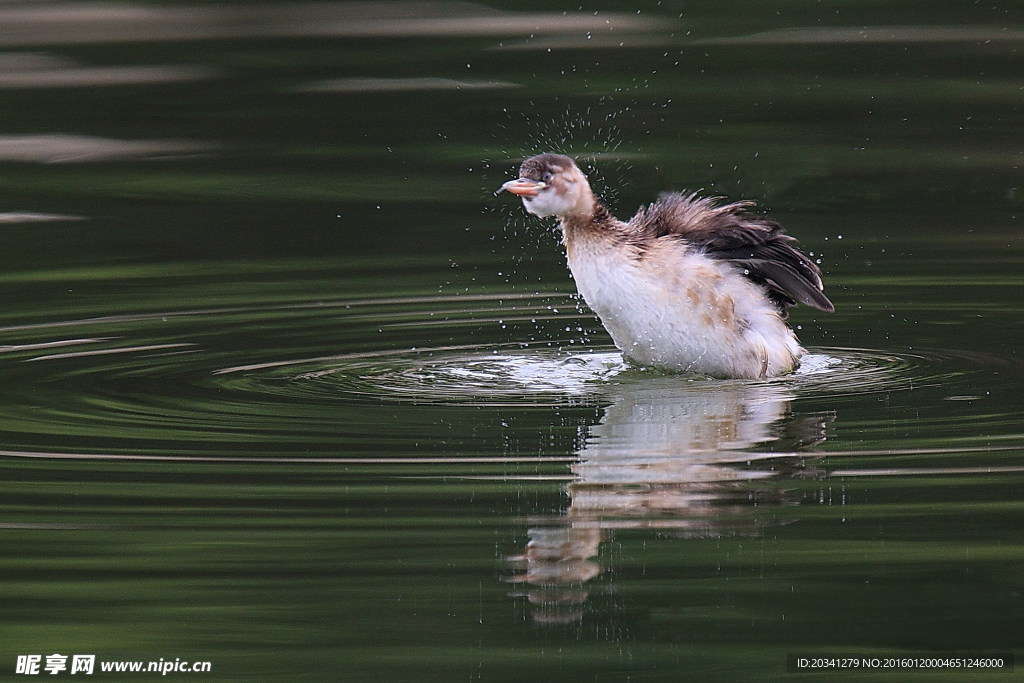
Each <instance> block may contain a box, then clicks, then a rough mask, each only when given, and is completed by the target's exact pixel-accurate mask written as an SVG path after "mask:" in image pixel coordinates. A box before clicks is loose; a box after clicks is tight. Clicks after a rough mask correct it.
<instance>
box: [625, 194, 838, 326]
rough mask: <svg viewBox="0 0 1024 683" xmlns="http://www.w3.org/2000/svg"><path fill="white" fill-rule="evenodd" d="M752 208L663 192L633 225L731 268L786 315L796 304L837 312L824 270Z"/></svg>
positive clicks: (638, 230)
mask: <svg viewBox="0 0 1024 683" xmlns="http://www.w3.org/2000/svg"><path fill="white" fill-rule="evenodd" d="M753 206H754V203H753V202H747V201H742V202H733V203H730V204H723V203H721V200H720V199H719V198H717V197H698V196H697V195H696V193H692V194H665V195H662V196H661V198H660V199H659V200H658V201H657V202H655V203H653V204H651V205H650V206H646V207H644V208H642V209H640V211H639V212H637V214H636V216H634V217H633V218H632V220H630V222H629V226H630V227H631V228H632V229H633V230H634V231H635V233H636V234H637V235H638V236H639V237H641V238H646V239H651V238H669V239H671V238H679V239H684V240H686V242H687V243H689V244H690V245H692V246H693V247H695V248H697V249H699V250H701V251H702V252H703V253H704V254H706V255H707V256H708V257H710V258H713V259H716V260H720V261H727V262H729V263H731V264H733V265H734V266H736V267H737V268H738V269H739V271H740V272H741V273H743V275H745V276H746V277H747V278H749V279H750V280H752V281H753V282H755V283H757V284H758V285H760V286H761V287H763V288H764V289H765V292H766V293H767V295H768V297H769V298H770V299H771V300H772V302H773V303H774V304H775V305H776V306H777V307H778V309H779V312H780V313H781V314H782V315H783V316H785V315H786V312H787V308H788V307H789V306H793V305H795V304H797V303H801V304H805V305H807V306H811V307H813V308H817V309H818V310H821V311H829V312H831V311H833V310H835V307H834V306H833V305H832V302H831V301H829V300H828V297H826V296H825V295H824V294H823V293H822V283H821V269H819V268H818V266H817V264H815V263H814V261H812V260H811V259H810V258H808V257H807V256H806V255H805V254H804V253H803V252H801V251H799V250H798V249H797V248H796V247H795V246H793V243H794V242H796V240H795V239H794V238H792V237H790V236H789V235H787V234H785V233H784V232H783V231H782V228H781V227H780V226H779V224H778V223H776V222H775V221H773V220H771V219H769V218H765V217H764V216H759V215H756V214H752V213H749V212H748V211H747V210H748V209H750V208H751V207H753Z"/></svg>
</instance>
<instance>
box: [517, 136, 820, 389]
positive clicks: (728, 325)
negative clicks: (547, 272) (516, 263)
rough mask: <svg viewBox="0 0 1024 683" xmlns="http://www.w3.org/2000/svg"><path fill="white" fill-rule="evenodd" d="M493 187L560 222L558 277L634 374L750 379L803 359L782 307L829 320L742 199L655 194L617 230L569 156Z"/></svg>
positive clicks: (809, 271)
mask: <svg viewBox="0 0 1024 683" xmlns="http://www.w3.org/2000/svg"><path fill="white" fill-rule="evenodd" d="M519 176H520V177H519V178H518V179H516V180H510V181H509V182H507V183H505V184H504V185H502V188H501V189H503V190H507V191H509V192H512V193H514V194H516V195H519V196H520V197H522V199H523V204H524V205H525V206H526V210H527V211H529V212H530V213H532V214H535V215H537V216H542V217H543V216H555V217H557V218H558V219H559V220H560V221H561V225H562V234H563V240H564V242H565V247H566V255H567V257H568V261H569V269H570V270H571V271H572V274H573V278H574V279H575V280H576V286H577V288H578V289H579V291H580V294H582V295H583V298H584V299H585V300H586V302H587V304H588V305H589V306H590V307H591V308H592V309H593V310H594V312H595V313H597V315H598V317H599V318H600V319H601V322H602V323H603V324H604V326H605V328H606V329H607V330H608V332H609V334H611V336H612V339H613V340H614V341H615V345H616V346H618V347H619V349H620V350H621V351H622V353H623V355H625V356H626V358H628V359H629V360H631V361H633V362H636V363H638V364H640V365H649V366H655V367H661V368H665V369H669V370H683V371H692V372H698V373H702V374H707V375H712V376H716V377H737V378H749V379H756V378H761V377H774V376H777V375H780V374H785V373H787V372H790V371H792V370H793V369H794V368H795V367H796V366H797V364H798V361H799V358H800V356H801V355H802V354H803V353H804V350H803V349H802V348H801V347H800V343H799V342H798V341H797V338H796V336H795V335H794V334H793V332H792V330H790V328H789V327H788V326H787V325H786V323H785V321H784V318H785V317H786V310H787V308H788V307H789V306H792V305H794V304H796V303H802V304H806V305H808V306H812V307H814V308H817V309H819V310H822V311H832V310H834V309H833V306H832V303H831V302H830V301H829V300H828V298H827V297H826V296H825V295H824V294H823V293H822V284H821V271H820V270H819V268H818V266H817V265H815V263H814V262H813V261H811V260H810V259H809V258H808V257H807V256H805V255H804V254H803V253H801V252H800V251H798V250H797V249H796V248H795V247H794V246H793V245H792V243H793V242H794V239H793V238H792V237H789V236H788V235H786V234H784V233H783V232H782V229H781V228H780V227H779V226H778V225H777V224H776V223H775V222H774V221H771V220H769V219H767V218H764V217H762V216H757V215H753V214H750V213H748V212H747V211H746V210H747V209H748V208H749V207H750V206H751V203H750V202H736V203H732V204H720V203H718V202H717V201H716V200H715V199H711V198H698V197H697V196H696V195H695V194H690V195H682V194H666V195H664V196H662V197H661V199H659V200H658V201H657V202H655V203H654V204H651V205H650V206H648V207H645V208H643V209H641V210H640V211H639V212H638V213H637V214H636V216H634V217H633V218H632V219H630V221H629V222H628V223H624V222H622V221H620V220H618V219H617V218H615V217H613V216H612V215H611V214H610V213H609V212H608V209H607V208H605V206H604V205H603V204H602V203H601V202H600V201H599V200H597V199H596V198H595V197H594V193H593V192H592V191H591V189H590V184H589V183H588V182H587V177H586V176H585V175H584V174H583V172H582V171H580V169H579V168H578V167H577V166H576V164H575V163H574V162H573V160H572V159H570V158H569V157H566V156H562V155H559V154H541V155H539V156H535V157H531V158H529V159H527V160H526V161H524V162H523V165H522V167H521V168H520V170H519Z"/></svg>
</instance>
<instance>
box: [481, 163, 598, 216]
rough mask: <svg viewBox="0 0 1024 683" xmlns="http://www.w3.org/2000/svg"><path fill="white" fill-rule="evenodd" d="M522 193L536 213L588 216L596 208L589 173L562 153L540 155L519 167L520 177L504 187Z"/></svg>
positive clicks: (525, 200) (518, 193)
mask: <svg viewBox="0 0 1024 683" xmlns="http://www.w3.org/2000/svg"><path fill="white" fill-rule="evenodd" d="M501 190H506V191H508V192H511V193H512V194H516V195H519V196H520V197H522V199H523V206H525V207H526V210H527V211H529V212H530V213H532V214H533V215H535V216H540V217H542V218H543V217H545V216H556V217H558V218H567V217H570V216H586V215H589V214H590V213H592V212H593V210H594V195H593V193H592V192H591V190H590V183H589V182H587V176H585V175H583V171H581V170H580V169H579V167H578V166H576V163H575V162H574V161H573V160H572V159H570V158H569V157H567V156H563V155H561V154H539V155H537V156H534V157H530V158H529V159H527V160H526V161H524V162H523V165H522V166H520V167H519V177H518V178H516V179H515V180H510V181H508V182H507V183H505V184H504V185H502V186H501V189H500V190H498V191H499V192H500V191H501Z"/></svg>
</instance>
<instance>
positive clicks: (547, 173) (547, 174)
mask: <svg viewBox="0 0 1024 683" xmlns="http://www.w3.org/2000/svg"><path fill="white" fill-rule="evenodd" d="M554 177H555V174H554V173H552V172H551V171H545V172H544V175H542V176H541V177H540V179H541V180H543V181H544V182H545V183H550V182H551V179H552V178H554Z"/></svg>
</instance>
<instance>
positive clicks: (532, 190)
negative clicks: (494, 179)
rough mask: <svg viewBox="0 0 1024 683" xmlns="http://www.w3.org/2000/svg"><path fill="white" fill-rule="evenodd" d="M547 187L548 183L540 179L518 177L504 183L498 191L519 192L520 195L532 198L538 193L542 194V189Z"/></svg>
mask: <svg viewBox="0 0 1024 683" xmlns="http://www.w3.org/2000/svg"><path fill="white" fill-rule="evenodd" d="M545 187H547V183H543V182H541V181H539V180H530V179H529V178H516V179H515V180H510V181H508V182H507V183H505V184H504V185H502V186H501V188H500V189H499V190H498V192H501V191H502V190H505V191H506V192H511V193H512V194H517V195H519V196H520V197H529V198H531V199H532V198H533V197H536V196H537V195H538V194H540V191H541V190H543V189H544V188H545Z"/></svg>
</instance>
